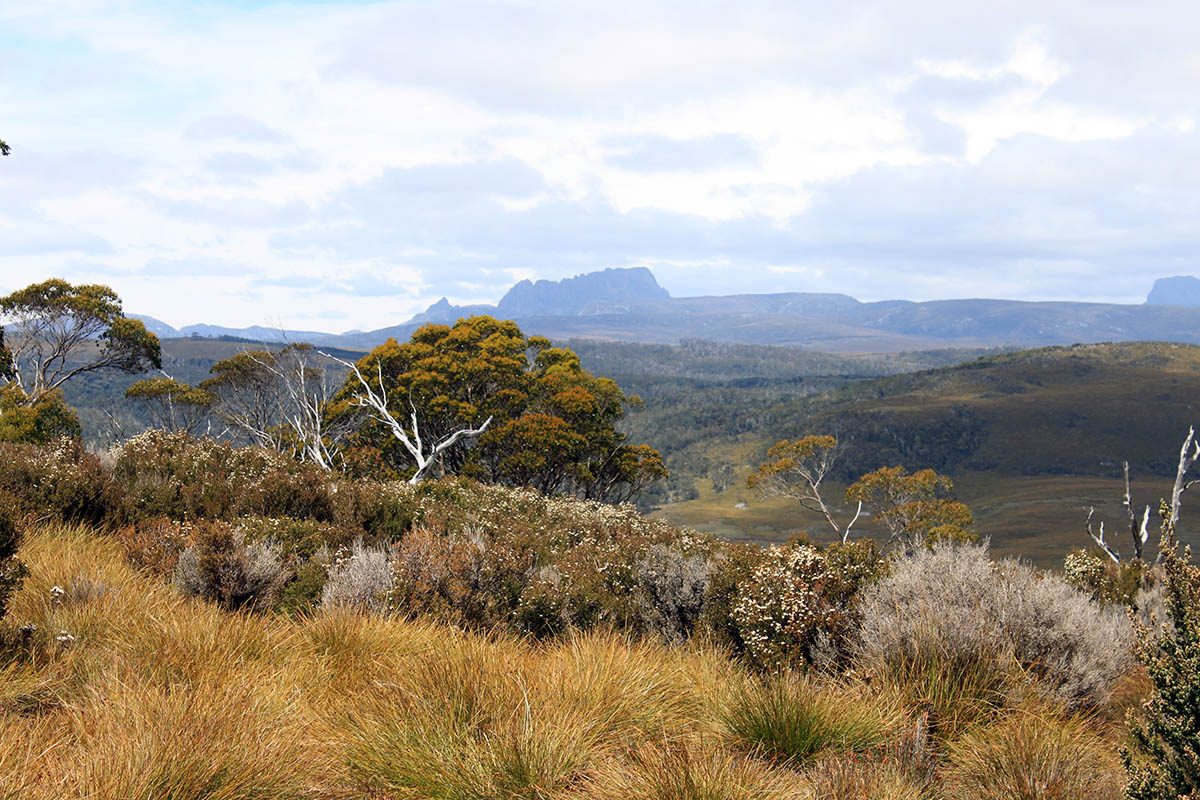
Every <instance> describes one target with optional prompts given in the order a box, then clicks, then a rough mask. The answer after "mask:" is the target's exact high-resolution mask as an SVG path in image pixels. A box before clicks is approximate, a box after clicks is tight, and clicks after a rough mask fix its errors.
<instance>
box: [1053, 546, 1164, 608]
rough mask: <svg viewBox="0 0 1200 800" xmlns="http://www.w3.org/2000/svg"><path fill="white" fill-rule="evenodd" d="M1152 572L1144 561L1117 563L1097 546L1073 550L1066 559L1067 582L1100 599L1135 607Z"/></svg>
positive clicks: (1096, 599)
mask: <svg viewBox="0 0 1200 800" xmlns="http://www.w3.org/2000/svg"><path fill="white" fill-rule="evenodd" d="M1148 572H1149V569H1148V567H1147V566H1146V564H1145V563H1144V562H1142V561H1138V560H1135V561H1122V562H1120V563H1117V562H1115V561H1113V560H1112V559H1111V558H1109V557H1108V555H1107V554H1105V553H1100V552H1096V551H1095V550H1073V551H1072V552H1070V553H1068V554H1067V557H1066V559H1065V560H1064V561H1063V577H1064V578H1065V579H1066V581H1067V583H1069V584H1071V585H1072V586H1074V587H1075V588H1076V589H1078V590H1079V591H1081V592H1085V593H1087V594H1089V595H1091V596H1092V599H1093V600H1095V601H1096V602H1099V603H1116V604H1119V605H1123V606H1129V607H1131V608H1132V607H1134V606H1135V605H1136V602H1137V596H1138V592H1139V591H1140V590H1141V588H1142V583H1143V579H1144V578H1145V577H1146V576H1147V573H1148Z"/></svg>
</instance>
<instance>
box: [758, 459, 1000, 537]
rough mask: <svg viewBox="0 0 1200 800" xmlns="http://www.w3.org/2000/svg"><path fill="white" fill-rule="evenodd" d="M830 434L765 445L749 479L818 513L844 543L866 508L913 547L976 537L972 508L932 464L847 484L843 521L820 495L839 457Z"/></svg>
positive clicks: (884, 470) (879, 472) (876, 474)
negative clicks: (848, 514)
mask: <svg viewBox="0 0 1200 800" xmlns="http://www.w3.org/2000/svg"><path fill="white" fill-rule="evenodd" d="M837 448H838V441H837V439H835V438H834V437H832V436H805V437H804V438H802V439H797V440H795V441H791V440H787V439H785V440H783V441H781V442H778V443H776V444H775V445H773V446H772V447H771V448H770V449H769V450H767V459H768V460H767V461H766V462H764V463H763V464H761V465H760V466H759V467H758V469H757V470H756V471H755V472H754V473H752V474H751V475H750V477H749V478H748V480H747V484H748V485H749V487H750V488H752V489H760V490H762V491H764V492H766V493H768V494H773V495H777V496H780V497H786V498H788V499H790V500H793V501H795V502H796V503H797V504H799V505H800V507H801V508H805V509H807V510H809V511H815V512H819V513H820V514H821V515H822V516H824V517H825V519H826V521H828V523H829V525H830V526H831V527H832V528H833V530H834V531H835V532H837V533H838V535H839V536H840V537H841V540H842V543H843V544H845V542H846V540H847V538H848V537H849V535H850V529H851V527H853V525H854V523H855V522H857V521H858V518H859V516H860V515H861V513H862V511H863V510H864V509H865V510H866V511H867V512H868V513H870V514H872V515H873V516H874V518H875V520H876V521H877V522H878V523H879V524H881V525H882V526H883V527H884V528H885V529H886V530H887V532H888V534H889V537H890V540H891V541H894V542H897V543H899V544H901V545H902V546H903V547H904V548H905V549H907V550H911V549H913V548H914V547H917V546H919V545H932V544H934V543H936V542H939V541H946V540H951V541H973V540H974V539H975V538H976V537H975V535H974V534H972V533H971V532H970V528H971V525H972V524H973V523H974V518H973V516H972V514H971V509H970V508H968V507H967V506H966V505H965V504H964V503H960V502H959V501H957V500H954V499H953V498H952V496H951V495H952V494H953V492H954V484H953V482H952V481H951V480H950V479H949V478H947V477H946V476H945V475H939V474H938V473H936V472H934V471H933V470H931V469H923V470H918V471H917V472H914V473H911V474H910V473H909V472H908V470H906V469H905V468H904V467H881V468H880V469H877V470H875V471H874V472H869V473H867V474H866V475H863V476H862V477H861V478H859V479H858V480H857V481H855V482H854V483H853V484H851V485H850V486H849V488H847V489H846V502H848V503H851V504H854V503H857V511H856V512H855V513H854V516H853V519H850V520H849V521H848V522H846V523H845V524H843V523H841V522H839V521H838V520H837V518H836V517H835V516H834V514H833V512H832V510H831V509H830V508H829V506H828V505H827V504H826V502H825V500H824V498H822V496H821V484H822V482H823V481H824V480H825V478H826V477H827V476H828V475H829V473H830V471H831V469H832V468H833V465H834V463H835V461H836V457H837Z"/></svg>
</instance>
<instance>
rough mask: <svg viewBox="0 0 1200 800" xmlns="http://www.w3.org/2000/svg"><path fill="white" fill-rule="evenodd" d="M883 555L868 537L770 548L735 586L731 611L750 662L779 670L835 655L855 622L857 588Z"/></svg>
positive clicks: (878, 568) (868, 578) (876, 571)
mask: <svg viewBox="0 0 1200 800" xmlns="http://www.w3.org/2000/svg"><path fill="white" fill-rule="evenodd" d="M884 567H885V561H884V559H883V558H882V557H881V556H880V554H879V551H878V549H877V547H876V545H875V544H874V542H871V541H864V542H856V543H854V544H849V545H831V546H830V547H829V548H828V549H826V550H824V551H822V550H819V549H818V548H817V547H816V546H814V545H812V544H808V543H804V542H800V543H793V544H789V545H787V546H784V547H772V548H770V549H768V550H767V552H766V553H765V554H764V555H763V558H762V561H761V562H760V563H759V564H758V565H757V566H756V567H755V568H754V571H753V572H752V573H751V575H750V578H749V580H748V581H745V582H744V583H743V584H742V585H741V586H740V587H739V588H738V599H737V602H736V603H735V605H734V606H733V609H732V610H731V616H732V618H733V621H734V624H735V625H736V626H737V630H738V636H739V638H740V639H741V641H742V642H743V643H744V645H745V648H746V649H745V654H746V656H747V658H748V659H749V661H750V663H752V664H754V665H756V666H758V667H761V668H764V669H777V668H780V667H783V666H786V665H788V664H799V663H814V662H822V663H826V662H829V661H831V660H836V658H837V656H836V651H837V650H838V649H839V642H840V641H841V640H842V639H843V638H845V637H846V636H847V635H848V634H849V632H850V631H851V630H852V629H853V625H854V622H855V620H856V617H857V608H856V606H857V593H858V591H859V589H860V587H861V586H863V585H864V584H865V583H868V582H870V581H872V580H874V579H876V578H877V577H878V576H879V574H880V573H881V572H882V571H883V569H884Z"/></svg>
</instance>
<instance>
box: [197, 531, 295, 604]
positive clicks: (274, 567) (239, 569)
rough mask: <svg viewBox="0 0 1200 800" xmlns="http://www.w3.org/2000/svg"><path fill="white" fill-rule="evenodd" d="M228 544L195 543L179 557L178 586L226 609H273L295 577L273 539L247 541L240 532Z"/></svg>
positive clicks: (231, 536)
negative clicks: (279, 595) (280, 593)
mask: <svg viewBox="0 0 1200 800" xmlns="http://www.w3.org/2000/svg"><path fill="white" fill-rule="evenodd" d="M226 541H227V546H213V545H211V544H207V545H206V544H205V543H204V542H202V543H200V544H194V545H192V546H190V547H188V548H186V549H185V550H184V551H183V552H182V553H181V554H180V556H179V562H178V563H177V564H176V566H175V576H174V583H175V586H176V587H177V588H178V589H179V590H180V591H181V592H182V593H183V594H185V595H187V596H189V597H200V598H204V599H205V600H212V601H215V602H217V603H219V604H220V605H222V606H223V607H225V608H229V609H237V608H251V609H254V610H264V609H267V608H270V606H271V605H272V604H273V603H274V602H275V599H276V598H277V597H278V594H279V590H280V589H281V588H282V587H283V585H284V584H285V583H286V582H287V580H288V578H289V577H290V576H291V570H290V569H289V567H288V565H287V563H286V562H285V561H284V559H283V557H282V555H281V552H282V551H281V548H280V545H279V544H278V543H277V542H275V541H273V540H263V541H259V542H247V541H245V539H244V537H243V536H242V535H241V534H240V533H233V534H231V535H230V537H229V538H228V539H227V540H226Z"/></svg>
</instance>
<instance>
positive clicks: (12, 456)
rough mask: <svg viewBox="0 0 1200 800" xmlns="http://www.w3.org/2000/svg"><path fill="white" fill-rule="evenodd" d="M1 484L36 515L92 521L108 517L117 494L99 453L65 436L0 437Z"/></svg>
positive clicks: (99, 520) (24, 508) (112, 509)
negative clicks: (28, 440) (22, 440)
mask: <svg viewBox="0 0 1200 800" xmlns="http://www.w3.org/2000/svg"><path fill="white" fill-rule="evenodd" d="M0 490H3V491H5V492H7V493H8V494H9V495H10V496H12V497H15V498H17V503H16V504H14V507H19V508H21V509H22V510H24V511H26V512H29V513H32V514H34V515H36V516H39V517H49V518H50V519H58V520H62V521H64V522H87V523H91V524H94V525H101V524H104V523H105V522H106V521H107V520H108V519H109V518H110V516H111V515H112V512H113V511H114V509H116V507H117V505H118V503H119V501H120V494H121V493H120V490H119V489H118V487H117V486H116V484H115V483H114V482H113V479H112V476H111V475H110V474H109V473H108V471H107V470H105V469H104V467H103V465H102V464H101V463H100V459H99V457H97V456H96V455H94V454H92V453H89V452H87V451H86V450H84V448H83V444H82V443H81V442H80V441H79V440H78V439H68V438H62V439H58V440H56V441H55V442H53V443H52V444H49V445H46V446H38V445H34V444H17V443H11V442H0Z"/></svg>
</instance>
